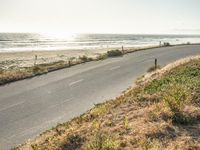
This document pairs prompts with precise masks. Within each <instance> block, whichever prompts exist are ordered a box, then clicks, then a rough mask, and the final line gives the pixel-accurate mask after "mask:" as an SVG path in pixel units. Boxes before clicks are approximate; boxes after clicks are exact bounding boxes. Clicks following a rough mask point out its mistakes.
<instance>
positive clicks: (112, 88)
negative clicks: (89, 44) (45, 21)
mask: <svg viewBox="0 0 200 150" xmlns="http://www.w3.org/2000/svg"><path fill="white" fill-rule="evenodd" d="M197 54H200V46H177V47H167V48H159V49H152V50H147V51H140V52H136V53H132V54H128V55H125V56H123V57H118V58H110V59H107V60H103V61H98V62H90V63H86V64H81V65H77V66H74V67H71V68H68V69H63V70H59V71H55V72H52V73H49V74H47V75H42V76H39V77H35V78H32V79H26V80H23V81H18V82H15V83H11V84H8V85H5V86H1V87H0V149H1V150H4V149H5V150H6V149H9V148H11V147H13V146H14V145H16V144H19V143H22V142H24V141H26V140H27V139H28V138H33V137H34V136H36V135H38V134H39V133H40V132H42V131H43V130H46V129H48V128H50V127H52V126H55V125H56V124H57V123H61V122H64V121H67V120H69V119H71V118H72V117H75V116H78V115H80V114H82V113H84V112H85V111H86V110H88V109H90V108H91V107H93V106H94V104H96V103H100V102H104V101H105V100H109V99H110V98H113V97H116V96H118V95H119V94H120V93H121V92H122V91H124V90H125V89H126V88H128V87H129V86H130V85H132V84H133V83H134V81H135V80H136V79H137V77H139V76H141V75H142V74H144V73H145V72H146V70H147V69H148V68H149V67H150V66H152V64H153V62H154V58H158V61H159V64H160V65H162V66H164V65H166V64H168V63H170V62H173V61H175V60H177V59H179V58H183V57H186V56H191V55H197Z"/></svg>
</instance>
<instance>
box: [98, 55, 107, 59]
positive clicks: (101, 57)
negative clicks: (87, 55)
mask: <svg viewBox="0 0 200 150" xmlns="http://www.w3.org/2000/svg"><path fill="white" fill-rule="evenodd" d="M106 58H108V55H107V54H100V55H99V56H98V57H97V59H98V60H104V59H106Z"/></svg>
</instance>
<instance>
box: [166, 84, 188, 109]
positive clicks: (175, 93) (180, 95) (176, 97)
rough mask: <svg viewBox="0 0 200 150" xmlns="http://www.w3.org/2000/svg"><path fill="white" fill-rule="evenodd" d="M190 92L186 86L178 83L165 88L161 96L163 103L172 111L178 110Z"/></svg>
mask: <svg viewBox="0 0 200 150" xmlns="http://www.w3.org/2000/svg"><path fill="white" fill-rule="evenodd" d="M189 95H190V93H189V92H188V91H187V89H186V87H184V86H183V85H179V84H174V85H170V86H169V87H168V88H166V90H165V95H164V97H163V99H164V102H165V104H166V105H167V107H169V108H170V110H171V111H172V112H174V113H176V112H180V111H181V108H182V107H183V106H184V104H185V102H186V101H188V100H189Z"/></svg>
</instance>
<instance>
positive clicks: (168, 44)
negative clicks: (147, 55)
mask: <svg viewBox="0 0 200 150" xmlns="http://www.w3.org/2000/svg"><path fill="white" fill-rule="evenodd" d="M163 46H171V45H170V43H169V42H164V44H163Z"/></svg>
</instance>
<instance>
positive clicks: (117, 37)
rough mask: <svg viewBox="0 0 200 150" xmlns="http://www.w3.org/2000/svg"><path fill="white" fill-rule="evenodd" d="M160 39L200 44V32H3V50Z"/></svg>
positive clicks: (84, 47) (110, 45)
mask: <svg viewBox="0 0 200 150" xmlns="http://www.w3.org/2000/svg"><path fill="white" fill-rule="evenodd" d="M160 41H161V42H169V43H170V44H184V43H188V42H190V43H200V35H135V34H63V35H51V34H36V33H0V52H8V51H37V50H68V49H72V50H80V49H81V50H94V49H102V48H120V47H121V46H124V47H146V46H156V45H159V43H160Z"/></svg>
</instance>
